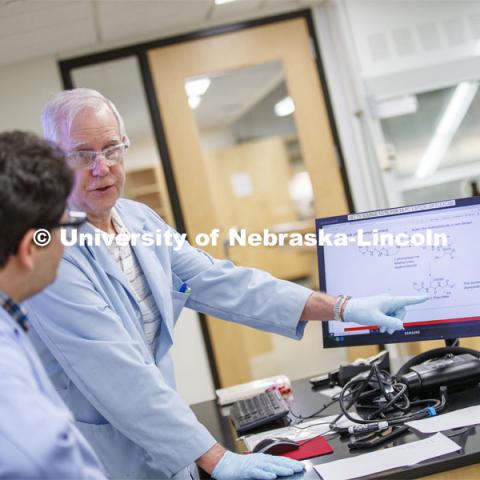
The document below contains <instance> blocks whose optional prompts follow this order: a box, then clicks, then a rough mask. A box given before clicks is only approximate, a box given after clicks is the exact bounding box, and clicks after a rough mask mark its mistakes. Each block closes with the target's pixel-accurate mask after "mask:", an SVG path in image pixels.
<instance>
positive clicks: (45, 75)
mask: <svg viewBox="0 0 480 480" xmlns="http://www.w3.org/2000/svg"><path fill="white" fill-rule="evenodd" d="M60 89H61V80H60V75H59V72H58V68H57V61H56V60H55V58H53V57H44V58H40V59H37V60H31V61H28V62H23V63H17V64H13V65H8V66H6V67H1V68H0V131H4V130H12V129H21V130H31V131H33V132H36V133H41V127H40V113H41V111H42V108H43V105H44V103H45V101H46V100H47V99H48V97H49V96H50V95H51V94H52V93H54V92H56V91H58V90H60Z"/></svg>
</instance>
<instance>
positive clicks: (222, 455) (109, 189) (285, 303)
mask: <svg viewBox="0 0 480 480" xmlns="http://www.w3.org/2000/svg"><path fill="white" fill-rule="evenodd" d="M42 122H43V127H44V131H45V136H46V137H47V138H48V139H50V140H53V141H55V142H57V143H59V145H60V146H61V147H62V148H63V149H64V150H65V151H66V152H67V158H68V161H69V164H70V166H71V167H72V169H73V171H74V175H75V183H74V188H73V192H72V194H71V196H70V203H71V205H72V206H73V207H75V209H78V210H83V211H85V212H86V213H87V215H88V221H89V223H88V224H87V225H85V226H84V227H83V228H82V230H81V232H85V233H92V234H93V233H94V231H95V229H100V230H102V231H103V232H107V233H111V234H114V235H117V234H119V233H121V232H130V233H142V232H157V230H161V231H163V232H167V231H170V232H173V231H172V229H171V227H169V226H168V225H166V224H165V222H164V221H163V220H162V219H161V218H160V217H159V216H158V215H157V214H156V213H155V212H153V211H152V210H151V209H149V208H148V207H147V206H145V205H143V204H140V203H137V202H133V201H130V200H125V199H120V195H121V192H122V189H123V186H124V181H125V171H124V163H123V162H124V157H125V152H126V150H127V148H128V146H129V140H128V137H127V135H126V132H125V127H124V123H123V121H122V118H121V116H120V114H119V113H118V111H117V109H116V108H115V106H114V105H113V103H112V102H111V101H109V100H108V99H106V98H105V97H104V96H103V95H101V94H100V93H98V92H96V91H93V90H87V89H75V90H71V91H64V92H60V93H58V94H57V95H55V96H54V97H53V98H52V99H51V100H50V102H49V103H48V104H47V105H46V106H45V109H44V112H43V115H42ZM173 234H175V235H177V234H176V232H173ZM118 243H119V242H113V244H112V245H111V246H108V247H107V246H106V245H100V246H83V247H82V246H79V245H75V246H72V247H70V248H67V249H66V251H65V255H64V257H63V260H62V263H61V266H60V272H59V275H58V279H57V281H56V282H55V283H54V284H53V285H52V286H51V287H50V288H49V289H48V290H47V291H46V292H45V293H42V294H41V295H39V296H37V297H36V298H35V299H34V300H33V301H31V302H30V310H31V312H32V319H31V323H32V326H33V330H34V332H33V333H34V342H35V344H36V346H37V348H38V351H39V352H40V354H41V356H42V359H43V362H44V364H45V366H46V368H47V371H48V372H49V373H50V375H51V378H52V380H53V382H54V384H55V385H56V387H57V389H58V391H59V392H60V394H61V396H62V397H63V399H64V400H65V402H66V403H67V405H68V406H69V407H70V408H71V410H72V411H73V413H74V416H75V420H76V423H77V425H78V427H79V428H80V430H81V431H82V432H83V433H84V435H85V436H86V438H87V439H88V440H89V441H90V443H91V444H92V445H93V447H94V449H95V451H96V453H97V455H98V456H99V458H100V460H101V461H102V462H103V464H104V466H105V469H106V470H107V472H108V474H109V475H110V476H111V477H112V478H171V477H175V478H190V475H195V474H196V468H192V467H194V466H195V465H194V464H195V463H196V464H197V465H199V466H200V467H201V468H203V469H204V470H205V471H207V472H208V473H211V474H212V476H213V477H214V478H217V479H225V480H227V479H243V478H258V479H273V478H276V477H277V476H285V475H291V474H293V473H295V472H299V471H301V470H302V469H303V464H302V463H300V462H296V461H293V460H290V459H286V458H282V457H273V456H270V455H264V454H252V455H247V456H243V455H238V454H235V453H232V452H229V451H226V450H225V449H224V448H223V447H222V446H220V445H219V444H218V443H217V442H216V440H215V439H214V438H213V437H212V435H211V434H210V433H209V432H208V431H207V429H206V428H205V427H204V426H203V425H201V424H200V423H199V422H198V421H197V419H196V418H195V416H194V414H193V413H192V411H191V410H190V409H189V407H188V406H187V405H186V404H185V402H184V401H183V400H182V399H181V398H180V396H179V395H178V393H177V392H176V390H175V381H174V373H173V365H172V361H171V357H170V355H169V349H170V347H171V345H172V338H173V329H174V326H175V322H176V320H177V318H178V316H179V314H180V311H181V309H182V308H183V306H184V305H187V306H188V307H190V308H192V309H194V310H197V311H199V312H203V313H206V314H209V315H213V316H216V317H219V318H223V319H225V320H230V321H233V322H238V323H242V324H245V325H249V326H252V327H255V328H258V329H262V330H265V331H268V332H272V333H278V334H281V335H285V336H289V337H291V338H296V339H300V338H301V337H302V335H303V331H304V328H305V324H306V321H308V320H330V319H332V318H333V317H334V311H335V312H336V313H337V317H338V315H340V314H341V313H343V316H342V318H343V319H345V320H346V321H353V322H357V323H360V324H364V325H377V326H379V327H380V328H381V329H382V330H383V331H385V330H388V331H389V332H392V331H394V330H396V329H400V328H402V322H401V318H403V316H404V315H405V306H407V305H409V304H412V303H418V302H421V301H424V298H423V297H391V296H388V295H380V296H377V297H366V298H355V299H350V298H348V297H345V296H341V297H339V298H332V297H330V296H328V295H325V294H322V293H320V292H313V291H311V290H309V289H307V288H304V287H302V286H300V285H296V284H293V283H290V282H287V281H283V280H279V279H276V278H273V277H272V276H271V275H269V274H267V273H265V272H262V271H259V270H255V269H247V268H240V267H236V266H234V265H233V264H232V263H231V262H229V261H226V260H217V259H214V258H212V257H210V256H209V255H208V254H206V253H205V252H202V251H200V250H198V249H196V248H193V247H192V246H190V245H188V244H185V245H184V246H183V247H182V248H181V249H180V250H178V251H177V250H176V249H173V248H172V247H169V246H165V245H154V246H147V245H142V244H141V243H137V244H133V243H132V245H126V246H125V245H119V244H118ZM340 307H341V308H340Z"/></svg>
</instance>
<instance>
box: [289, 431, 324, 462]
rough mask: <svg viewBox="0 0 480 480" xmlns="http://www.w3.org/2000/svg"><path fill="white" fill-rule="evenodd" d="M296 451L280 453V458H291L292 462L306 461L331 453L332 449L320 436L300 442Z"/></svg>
mask: <svg viewBox="0 0 480 480" xmlns="http://www.w3.org/2000/svg"><path fill="white" fill-rule="evenodd" d="M298 444H299V445H300V447H299V448H297V449H296V450H292V451H291V452H287V453H282V455H281V456H282V457H288V458H293V459H294V460H306V459H307V458H313V457H320V456H321V455H328V454H329V453H332V452H333V448H332V447H331V446H330V444H329V443H328V442H327V441H326V440H325V438H323V437H322V436H321V435H319V436H318V437H314V438H308V439H307V440H300V441H299V442H298Z"/></svg>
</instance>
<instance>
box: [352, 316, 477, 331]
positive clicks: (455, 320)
mask: <svg viewBox="0 0 480 480" xmlns="http://www.w3.org/2000/svg"><path fill="white" fill-rule="evenodd" d="M478 320H480V317H464V318H447V319H445V320H425V321H424V322H405V323H404V324H403V326H404V327H405V328H408V327H419V326H423V325H440V324H442V323H459V322H476V321H478ZM378 328H379V327H369V326H365V327H347V328H344V329H343V331H344V332H356V331H358V330H378Z"/></svg>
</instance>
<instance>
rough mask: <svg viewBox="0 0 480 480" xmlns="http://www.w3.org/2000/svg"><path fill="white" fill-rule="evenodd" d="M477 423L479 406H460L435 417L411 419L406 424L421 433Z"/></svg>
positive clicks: (479, 419)
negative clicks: (458, 408)
mask: <svg viewBox="0 0 480 480" xmlns="http://www.w3.org/2000/svg"><path fill="white" fill-rule="evenodd" d="M478 423H480V406H475V407H468V408H462V409H460V410H455V411H454V412H449V413H442V414H440V415H436V416H435V417H428V418H422V419H421V420H413V421H411V422H407V425H408V426H409V427H412V428H414V429H415V430H418V431H419V432H422V433H435V432H444V431H445V430H450V429H452V428H461V427H467V426H469V425H476V424H478Z"/></svg>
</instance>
